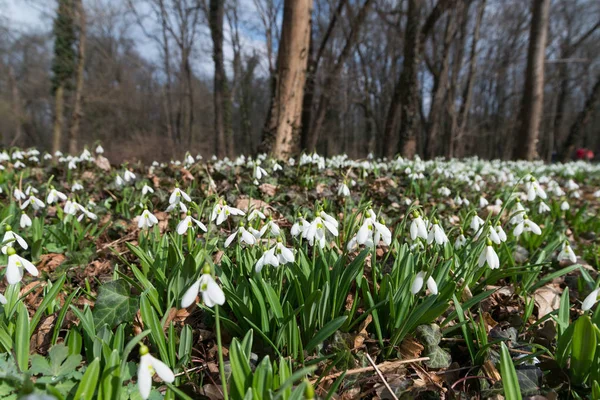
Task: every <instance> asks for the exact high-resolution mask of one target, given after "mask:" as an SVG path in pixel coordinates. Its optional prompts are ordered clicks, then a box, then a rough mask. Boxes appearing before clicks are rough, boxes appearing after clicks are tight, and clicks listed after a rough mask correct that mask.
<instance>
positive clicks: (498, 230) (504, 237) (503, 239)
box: [494, 222, 507, 244]
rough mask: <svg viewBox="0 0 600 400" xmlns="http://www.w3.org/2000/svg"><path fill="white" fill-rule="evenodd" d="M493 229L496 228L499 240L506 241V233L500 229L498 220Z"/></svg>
mask: <svg viewBox="0 0 600 400" xmlns="http://www.w3.org/2000/svg"><path fill="white" fill-rule="evenodd" d="M494 229H495V230H496V233H497V234H498V237H499V238H500V241H502V242H506V239H507V237H506V233H505V232H504V229H502V225H500V222H498V224H496V227H495V228H494ZM498 244H499V243H498Z"/></svg>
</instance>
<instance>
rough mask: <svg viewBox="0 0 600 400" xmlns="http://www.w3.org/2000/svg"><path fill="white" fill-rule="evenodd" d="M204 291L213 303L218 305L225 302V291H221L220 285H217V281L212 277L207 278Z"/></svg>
mask: <svg viewBox="0 0 600 400" xmlns="http://www.w3.org/2000/svg"><path fill="white" fill-rule="evenodd" d="M206 293H207V294H208V296H209V297H210V299H211V300H212V302H213V303H215V304H218V305H220V306H222V305H223V304H225V293H223V290H222V289H221V287H220V286H219V285H217V282H215V281H214V279H212V278H210V279H209V280H208V283H207V285H206Z"/></svg>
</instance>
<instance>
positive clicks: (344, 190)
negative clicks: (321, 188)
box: [337, 181, 350, 197]
mask: <svg viewBox="0 0 600 400" xmlns="http://www.w3.org/2000/svg"><path fill="white" fill-rule="evenodd" d="M337 194H338V196H342V197H348V196H350V188H348V185H346V182H345V181H344V182H342V183H341V184H340V186H339V187H338V191H337Z"/></svg>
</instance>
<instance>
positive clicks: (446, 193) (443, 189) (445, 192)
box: [438, 186, 452, 197]
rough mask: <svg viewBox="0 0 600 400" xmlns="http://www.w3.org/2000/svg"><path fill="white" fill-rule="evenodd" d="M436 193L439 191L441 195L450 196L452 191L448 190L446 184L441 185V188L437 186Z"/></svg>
mask: <svg viewBox="0 0 600 400" xmlns="http://www.w3.org/2000/svg"><path fill="white" fill-rule="evenodd" d="M438 193H439V194H440V195H441V196H444V197H448V196H450V194H451V193H452V192H451V191H450V189H448V188H447V187H446V186H442V187H441V188H439V189H438Z"/></svg>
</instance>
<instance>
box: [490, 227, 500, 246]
mask: <svg viewBox="0 0 600 400" xmlns="http://www.w3.org/2000/svg"><path fill="white" fill-rule="evenodd" d="M488 238H489V239H490V240H491V241H492V242H494V243H496V244H500V243H502V239H500V235H498V232H497V231H496V229H495V228H494V227H493V226H492V225H491V223H490V225H489V230H488Z"/></svg>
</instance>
